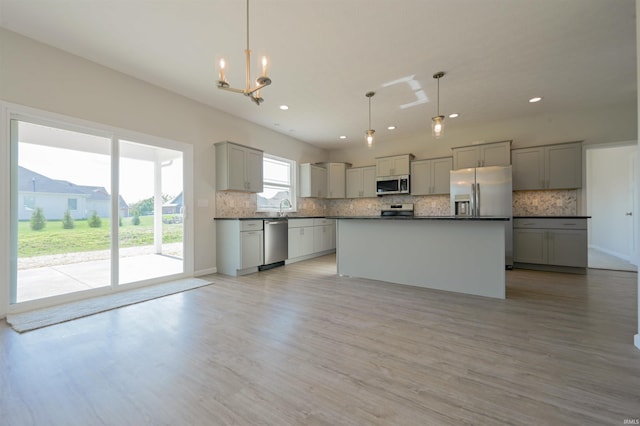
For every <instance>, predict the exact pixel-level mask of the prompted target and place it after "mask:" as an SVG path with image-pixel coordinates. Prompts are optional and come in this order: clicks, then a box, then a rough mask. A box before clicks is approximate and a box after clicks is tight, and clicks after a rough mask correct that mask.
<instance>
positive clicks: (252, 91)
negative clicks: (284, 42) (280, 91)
mask: <svg viewBox="0 0 640 426" xmlns="http://www.w3.org/2000/svg"><path fill="white" fill-rule="evenodd" d="M244 55H245V61H246V64H245V66H246V72H245V79H246V82H245V88H244V89H236V88H234V87H231V86H230V85H229V82H228V81H227V79H226V76H225V68H226V65H227V64H226V62H225V60H224V58H222V59H220V62H219V64H218V89H222V90H228V91H230V92H234V93H242V94H243V95H245V96H248V97H249V98H250V99H251V100H252V101H253V102H255V104H256V105H258V106H259V105H260V104H261V103H262V102H263V101H264V99H263V98H262V97H261V96H260V89H262V88H263V87H265V86H268V85H270V84H271V79H270V78H269V77H267V57H266V56H263V57H262V59H261V61H260V62H261V64H262V75H261V76H260V77H258V78H257V79H256V85H255V86H254V87H251V49H249V0H247V48H246V49H245V51H244Z"/></svg>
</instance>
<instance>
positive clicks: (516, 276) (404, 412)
mask: <svg viewBox="0 0 640 426" xmlns="http://www.w3.org/2000/svg"><path fill="white" fill-rule="evenodd" d="M334 262H335V257H333V256H326V257H323V258H319V259H314V260H311V261H307V262H301V263H297V264H292V265H287V266H286V267H282V268H277V269H273V270H270V271H265V272H261V273H258V274H253V275H250V276H247V277H243V278H229V277H223V276H218V275H212V276H210V277H209V278H211V279H213V280H215V282H216V283H215V284H214V285H210V286H207V287H203V288H200V289H197V290H192V291H188V292H185V293H182V294H178V295H173V296H168V297H164V298H161V299H156V300H153V301H149V302H145V303H141V304H138V305H133V306H128V307H125V308H120V309H117V310H113V311H110V312H106V313H102V314H98V315H94V316H91V317H87V318H82V319H79V320H75V321H71V322H68V323H64V324H59V325H55V326H51V327H48V328H44V329H40V330H36V331H33V332H29V333H25V334H17V333H15V332H14V331H12V330H11V329H10V328H9V327H8V326H7V325H6V324H5V323H2V324H0V424H2V425H12V426H13V425H19V426H23V425H65V426H69V425H82V426H85V425H101V424H108V425H119V426H120V425H143V424H152V425H218V424H234V425H278V426H280V425H299V424H310V425H369V424H371V425H441V424H442V425H448V424H451V425H460V424H474V425H476V424H487V425H496V424H516V425H518V424H523V425H525V424H526V425H531V424H549V425H565V424H580V425H589V424H593V425H603V424H611V425H622V424H624V420H625V419H638V418H640V350H638V349H637V348H635V347H634V346H633V343H632V341H633V335H634V334H635V333H637V330H636V328H635V324H636V319H637V312H636V310H637V305H636V303H637V302H636V300H637V299H636V298H637V294H636V293H637V291H636V289H637V284H636V282H637V281H636V280H637V275H636V273H631V272H611V271H595V270H594V271H590V273H589V274H588V275H586V276H579V275H568V274H557V273H547V272H534V271H524V270H515V271H508V272H507V281H508V289H507V297H508V298H507V300H494V299H488V298H482V297H476V296H466V295H460V294H453V293H445V292H440V291H434V290H428V289H423V288H414V287H408V286H401V285H395V284H387V283H382V282H375V281H368V280H360V279H351V278H346V277H338V276H336V274H335V263H334Z"/></svg>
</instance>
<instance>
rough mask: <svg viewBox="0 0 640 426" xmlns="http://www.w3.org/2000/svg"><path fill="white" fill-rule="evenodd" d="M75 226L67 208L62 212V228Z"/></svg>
mask: <svg viewBox="0 0 640 426" xmlns="http://www.w3.org/2000/svg"><path fill="white" fill-rule="evenodd" d="M75 226H76V225H75V223H73V217H72V216H71V211H69V209H67V210H66V211H65V212H64V217H63V218H62V229H73V228H74V227H75Z"/></svg>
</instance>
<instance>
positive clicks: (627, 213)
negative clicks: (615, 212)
mask: <svg viewBox="0 0 640 426" xmlns="http://www.w3.org/2000/svg"><path fill="white" fill-rule="evenodd" d="M624 215H625V216H633V212H626V213H625V214H624Z"/></svg>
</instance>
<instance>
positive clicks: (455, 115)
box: [449, 112, 460, 118]
mask: <svg viewBox="0 0 640 426" xmlns="http://www.w3.org/2000/svg"><path fill="white" fill-rule="evenodd" d="M458 117H460V114H458V113H457V112H454V113H453V114H449V118H458Z"/></svg>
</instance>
